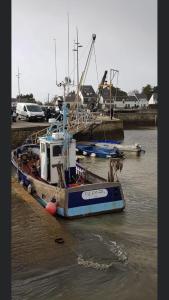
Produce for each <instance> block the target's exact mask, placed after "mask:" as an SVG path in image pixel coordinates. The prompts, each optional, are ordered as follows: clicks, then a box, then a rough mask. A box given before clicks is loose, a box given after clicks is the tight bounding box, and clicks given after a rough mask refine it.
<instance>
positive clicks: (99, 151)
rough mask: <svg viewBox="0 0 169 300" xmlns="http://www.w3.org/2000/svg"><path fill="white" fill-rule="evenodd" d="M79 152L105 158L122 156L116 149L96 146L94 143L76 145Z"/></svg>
mask: <svg viewBox="0 0 169 300" xmlns="http://www.w3.org/2000/svg"><path fill="white" fill-rule="evenodd" d="M76 148H77V149H78V151H79V153H80V154H84V153H86V155H89V156H90V155H92V154H95V155H96V157H100V158H107V157H114V158H116V157H122V156H123V154H122V153H121V152H120V151H119V150H118V149H106V148H101V147H96V146H94V145H77V146H76Z"/></svg>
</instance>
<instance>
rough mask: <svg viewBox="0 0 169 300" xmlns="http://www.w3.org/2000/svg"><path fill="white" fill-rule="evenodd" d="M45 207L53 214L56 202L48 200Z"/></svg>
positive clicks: (55, 209)
mask: <svg viewBox="0 0 169 300" xmlns="http://www.w3.org/2000/svg"><path fill="white" fill-rule="evenodd" d="M45 209H46V210H47V211H48V212H49V213H50V214H51V215H55V214H56V211H57V205H56V203H52V202H48V203H47V205H46V207H45Z"/></svg>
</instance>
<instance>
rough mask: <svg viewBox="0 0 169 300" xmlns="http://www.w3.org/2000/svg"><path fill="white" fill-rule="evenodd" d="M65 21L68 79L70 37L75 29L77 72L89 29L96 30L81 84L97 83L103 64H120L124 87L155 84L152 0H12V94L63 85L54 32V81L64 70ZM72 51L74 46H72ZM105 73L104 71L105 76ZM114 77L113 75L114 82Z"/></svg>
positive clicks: (42, 93) (43, 95)
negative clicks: (77, 33) (78, 43)
mask: <svg viewBox="0 0 169 300" xmlns="http://www.w3.org/2000/svg"><path fill="white" fill-rule="evenodd" d="M68 13H69V23H70V39H69V40H70V52H69V53H70V54H69V55H70V73H71V75H72V79H73V66H74V63H73V51H72V49H73V41H74V39H75V38H76V27H78V31H79V42H80V43H81V45H83V48H80V49H79V69H80V73H81V72H82V70H83V68H84V65H85V62H86V59H87V55H88V51H89V47H90V43H91V36H92V33H95V34H96V42H95V53H96V62H97V71H98V78H97V72H96V64H95V56H94V53H93V55H92V58H91V63H90V66H89V70H88V74H87V77H86V82H85V83H86V84H91V85H93V87H94V88H95V89H96V88H97V86H98V80H99V81H101V78H102V76H103V73H104V71H105V70H110V68H114V69H118V70H119V82H118V86H119V87H120V88H121V89H123V90H125V91H126V92H129V91H132V90H134V89H138V90H139V91H140V90H141V88H142V87H143V86H144V85H146V84H148V83H149V84H151V85H152V86H155V85H157V3H156V0H104V1H101V0H29V1H28V0H12V97H15V96H16V95H17V94H18V82H17V77H16V74H17V72H18V66H19V71H20V73H21V75H20V89H21V93H22V94H25V93H33V94H34V96H35V98H36V99H37V100H42V101H43V100H47V97H48V93H49V94H50V98H52V97H53V96H54V95H55V94H62V90H61V89H60V88H58V87H57V86H56V84H55V54H54V53H55V52H54V49H55V48H54V38H55V39H56V48H57V55H56V59H57V69H58V81H62V80H63V79H64V78H65V76H67V69H68V46H67V45H68V34H67V31H68V30H67V27H68V26H67V14H68ZM74 53H75V52H74ZM108 78H109V77H108ZM115 83H116V80H115V81H114V84H115Z"/></svg>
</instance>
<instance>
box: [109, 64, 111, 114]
mask: <svg viewBox="0 0 169 300" xmlns="http://www.w3.org/2000/svg"><path fill="white" fill-rule="evenodd" d="M111 72H112V69H110V85H109V88H110V119H111V118H112V111H111V106H112V103H111V96H112V93H111Z"/></svg>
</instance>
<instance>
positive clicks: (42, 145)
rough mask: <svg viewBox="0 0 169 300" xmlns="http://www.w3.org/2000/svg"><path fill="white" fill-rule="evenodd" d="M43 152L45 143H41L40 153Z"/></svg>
mask: <svg viewBox="0 0 169 300" xmlns="http://www.w3.org/2000/svg"><path fill="white" fill-rule="evenodd" d="M44 152H45V144H41V153H44Z"/></svg>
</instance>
